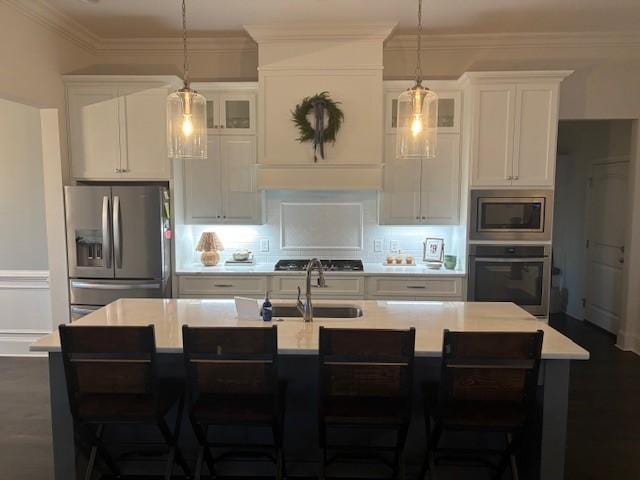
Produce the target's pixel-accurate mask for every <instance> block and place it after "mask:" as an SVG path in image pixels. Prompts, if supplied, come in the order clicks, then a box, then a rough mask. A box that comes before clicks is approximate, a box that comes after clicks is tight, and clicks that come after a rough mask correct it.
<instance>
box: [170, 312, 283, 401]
mask: <svg viewBox="0 0 640 480" xmlns="http://www.w3.org/2000/svg"><path fill="white" fill-rule="evenodd" d="M182 341H183V346H184V360H185V366H186V370H187V377H188V383H189V393H190V395H189V397H190V399H191V400H195V399H197V398H198V396H200V395H203V394H204V395H211V394H218V395H269V396H275V394H276V393H277V382H278V328H277V326H275V325H273V326H272V327H271V328H263V327H241V328H238V327H189V326H187V325H184V326H183V327H182Z"/></svg>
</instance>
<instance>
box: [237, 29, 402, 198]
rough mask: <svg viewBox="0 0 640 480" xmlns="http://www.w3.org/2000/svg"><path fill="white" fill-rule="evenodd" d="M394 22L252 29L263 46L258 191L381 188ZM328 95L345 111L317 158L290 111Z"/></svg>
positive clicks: (260, 67) (253, 34)
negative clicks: (387, 49)
mask: <svg viewBox="0 0 640 480" xmlns="http://www.w3.org/2000/svg"><path fill="white" fill-rule="evenodd" d="M394 27H395V24H344V25H319V24H310V25H295V26H291V25H249V26H245V29H246V30H247V32H248V33H249V35H251V37H252V38H253V39H254V40H255V41H256V42H257V43H258V65H259V66H258V82H259V95H258V137H259V143H258V165H257V183H258V188H259V189H261V190H274V189H289V190H380V189H381V188H382V164H383V135H384V126H383V108H384V105H383V87H382V68H383V66H382V50H383V42H384V40H385V39H386V38H387V37H388V36H389V34H390V33H391V32H392V30H393V28H394ZM324 91H327V92H329V95H330V96H331V98H332V99H333V100H334V101H336V102H340V108H341V110H342V112H343V113H344V121H343V124H342V128H341V129H340V131H339V132H338V135H337V138H336V142H335V144H331V143H328V144H325V158H324V159H322V158H320V157H319V156H318V158H317V162H316V161H314V155H313V146H312V144H311V143H310V142H305V143H299V142H298V141H297V140H296V139H297V137H298V130H297V128H296V126H295V125H294V124H293V122H292V120H291V111H292V110H293V109H294V108H295V107H296V105H297V104H299V103H300V102H301V101H302V99H303V98H304V97H310V96H313V95H315V94H317V93H320V92H324Z"/></svg>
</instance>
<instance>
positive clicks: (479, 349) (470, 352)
mask: <svg viewBox="0 0 640 480" xmlns="http://www.w3.org/2000/svg"><path fill="white" fill-rule="evenodd" d="M543 335H544V334H543V332H542V330H538V331H537V332H451V331H449V330H445V331H444V342H443V347H442V370H441V378H440V384H439V385H438V384H424V385H423V393H424V399H425V423H426V430H427V455H426V458H425V461H424V464H423V467H422V473H421V475H420V478H421V479H422V478H424V477H425V475H426V473H427V471H428V470H429V469H430V470H431V478H432V479H433V478H434V477H435V472H434V469H435V465H436V463H437V461H438V460H443V459H455V460H475V461H477V462H479V463H480V464H483V465H486V466H489V467H490V468H492V469H494V476H493V478H494V479H496V480H497V479H500V478H501V477H502V474H503V472H504V470H505V469H506V468H507V466H508V465H509V463H510V464H511V469H512V475H513V478H515V479H517V478H518V468H517V462H516V457H515V455H516V453H517V452H518V450H519V449H520V447H521V446H522V441H523V436H524V432H525V429H526V428H527V427H528V426H529V425H530V422H531V421H532V419H533V416H534V414H535V408H536V389H537V382H538V371H539V368H540V356H541V352H542V340H543ZM445 431H471V432H493V433H504V434H505V438H506V447H505V448H504V450H490V449H480V450H476V449H462V448H446V449H445V448H439V447H438V443H439V441H440V439H441V436H442V434H443V432H445ZM481 455H482V456H481ZM490 455H494V456H495V455H499V460H498V462H497V463H495V462H491V461H490V460H489V459H488V458H486V457H487V456H490Z"/></svg>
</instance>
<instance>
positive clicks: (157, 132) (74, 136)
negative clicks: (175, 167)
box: [65, 75, 179, 180]
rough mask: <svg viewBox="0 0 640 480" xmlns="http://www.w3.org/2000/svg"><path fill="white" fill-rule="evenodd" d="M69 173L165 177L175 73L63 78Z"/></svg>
mask: <svg viewBox="0 0 640 480" xmlns="http://www.w3.org/2000/svg"><path fill="white" fill-rule="evenodd" d="M65 84H66V94H67V115H68V126H69V132H68V135H69V145H70V154H71V172H72V176H73V178H75V179H78V180H167V179H169V177H170V176H171V168H170V162H169V159H168V157H167V148H166V97H167V95H168V93H169V91H170V89H171V88H172V86H175V85H177V84H179V80H178V79H177V78H176V77H161V78H159V77H130V76H108V77H104V76H84V75H83V76H67V77H65Z"/></svg>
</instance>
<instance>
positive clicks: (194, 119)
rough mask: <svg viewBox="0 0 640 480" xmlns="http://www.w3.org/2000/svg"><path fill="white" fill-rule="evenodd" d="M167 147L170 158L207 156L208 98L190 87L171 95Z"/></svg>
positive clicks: (196, 158)
mask: <svg viewBox="0 0 640 480" xmlns="http://www.w3.org/2000/svg"><path fill="white" fill-rule="evenodd" d="M167 148H168V151H169V157H170V158H175V159H180V160H205V159H206V158H207V100H206V98H205V97H204V96H202V95H200V94H199V93H198V92H196V91H195V90H191V89H190V88H188V87H185V88H182V89H180V90H178V91H175V92H173V93H171V94H170V95H169V96H168V97H167Z"/></svg>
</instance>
